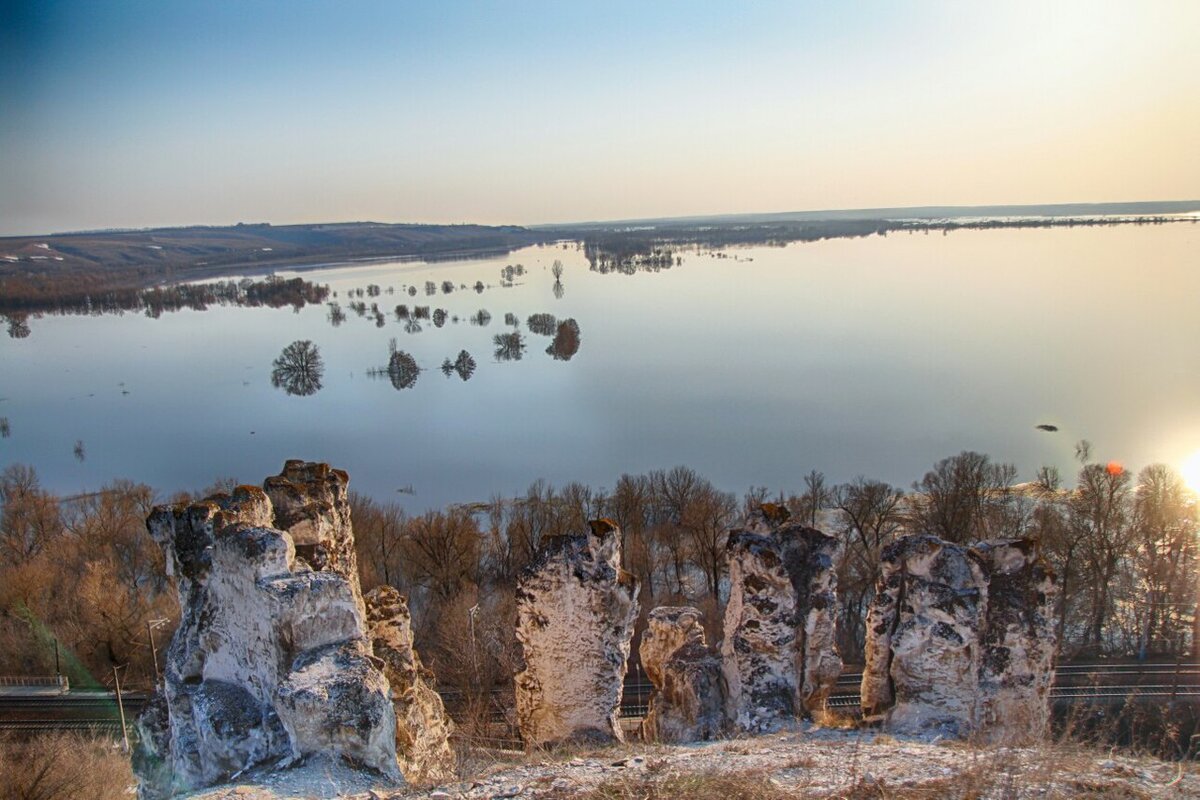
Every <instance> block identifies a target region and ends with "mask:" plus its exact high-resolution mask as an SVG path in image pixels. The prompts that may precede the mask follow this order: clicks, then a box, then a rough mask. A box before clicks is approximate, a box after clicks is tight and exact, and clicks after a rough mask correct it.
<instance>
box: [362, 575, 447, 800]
mask: <svg viewBox="0 0 1200 800" xmlns="http://www.w3.org/2000/svg"><path fill="white" fill-rule="evenodd" d="M365 600H366V605H367V624H368V626H369V628H370V634H371V644H372V650H373V652H374V653H375V656H376V658H379V659H380V660H382V661H383V665H384V666H383V674H384V675H385V676H386V677H387V679H388V683H389V684H391V687H392V703H393V705H394V707H395V709H396V752H397V755H398V756H399V758H400V767H401V769H402V770H403V771H404V775H405V777H406V778H408V779H409V780H411V781H422V782H425V781H432V782H437V781H444V780H450V779H451V778H453V777H454V766H455V758H454V751H453V750H451V749H450V742H449V736H450V731H451V729H452V728H453V723H451V721H450V719H449V718H448V717H447V716H446V709H445V707H444V706H443V705H442V698H441V696H440V695H439V694H438V693H437V692H435V691H434V690H433V688H432V687H431V686H430V682H431V680H432V678H433V676H432V674H431V673H430V672H429V671H428V670H426V669H425V667H424V666H422V664H421V659H420V657H419V656H418V655H417V652H416V651H415V650H413V635H412V618H411V616H410V615H409V613H408V604H407V603H406V602H405V600H404V597H403V596H402V595H401V594H400V592H398V591H396V590H395V589H393V588H392V587H391V586H378V587H376V588H374V589H372V590H371V591H370V592H368V593H367V595H366V597H365Z"/></svg>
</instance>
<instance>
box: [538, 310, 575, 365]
mask: <svg viewBox="0 0 1200 800" xmlns="http://www.w3.org/2000/svg"><path fill="white" fill-rule="evenodd" d="M546 352H547V353H549V354H550V355H551V356H553V358H554V360H555V361H570V360H571V357H572V356H574V355H575V354H576V353H578V352H579V323H578V322H576V321H575V320H574V319H565V320H563V321H562V322H560V323H558V329H557V330H556V331H555V333H554V341H553V342H551V343H550V346H549V347H547V348H546Z"/></svg>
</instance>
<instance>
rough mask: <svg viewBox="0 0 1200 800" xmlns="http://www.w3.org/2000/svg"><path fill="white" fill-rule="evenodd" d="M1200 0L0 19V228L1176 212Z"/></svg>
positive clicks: (1196, 95)
mask: <svg viewBox="0 0 1200 800" xmlns="http://www.w3.org/2000/svg"><path fill="white" fill-rule="evenodd" d="M1198 41H1200V2H1196V1H1195V0H1178V1H1177V2H1176V1H1171V0H1161V1H1156V0H1141V1H1140V2H1128V3H1111V2H1105V1H1104V0H1086V2H1075V0H1056V2H1054V3H1045V2H1037V3H1032V2H1031V3H1024V2H1005V3H989V4H984V3H961V2H910V3H897V2H857V3H845V4H843V3H828V2H755V3H745V2H697V1H696V0H693V2H686V3H685V2H659V3H643V2H622V1H621V0H604V2H595V3H592V2H583V1H582V0H580V1H579V2H521V1H520V0H511V1H510V2H491V3H489V2H438V3H427V4H417V3H409V2H365V1H364V2H312V1H309V0H286V1H281V2H261V1H259V0H240V1H239V2H232V0H230V1H229V2H217V1H215V0H214V2H190V3H184V2H174V1H173V0H145V1H143V0H123V1H122V2H55V1H54V0H31V1H29V2H22V0H0V234H22V233H49V232H55V231H63V230H80V229H93V228H106V227H148V226H157V225H186V224H231V223H235V222H239V221H244V222H272V223H275V224H282V223H289V222H291V223H302V222H318V221H349V220H375V221H383V222H438V223H446V222H479V223H489V224H502V223H513V224H537V223H546V222H566V221H583V220H601V219H626V218H639V217H660V216H680V215H695V214H718V213H737V212H770V211H797V210H806V209H828V208H862V207H881V206H910V205H949V204H993V203H996V204H998V203H1053V202H1103V201H1132V200H1171V199H1196V198H1198V197H1200V155H1198V147H1197V143H1200V47H1198V46H1197V45H1196V43H1197V42H1198Z"/></svg>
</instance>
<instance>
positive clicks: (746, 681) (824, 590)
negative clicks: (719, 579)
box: [721, 503, 842, 732]
mask: <svg viewBox="0 0 1200 800" xmlns="http://www.w3.org/2000/svg"><path fill="white" fill-rule="evenodd" d="M726 547H727V552H728V558H729V586H730V589H729V603H728V605H726V607H725V639H724V642H723V644H722V649H721V655H722V659H723V672H724V677H725V687H726V698H725V705H726V710H727V714H728V717H729V719H730V721H731V722H732V723H733V724H734V725H735V726H736V727H737V728H738V729H740V730H743V731H749V732H760V731H770V730H776V729H778V728H780V727H782V726H785V725H787V724H790V723H791V722H793V721H794V720H795V719H796V718H797V717H812V718H817V719H820V718H821V717H822V716H823V714H824V711H825V703H826V700H827V699H828V697H829V694H830V692H831V691H832V690H833V686H834V684H835V683H836V682H837V679H838V676H839V675H840V674H841V671H842V660H841V658H840V657H839V656H838V652H837V643H836V628H835V622H836V619H837V571H836V570H837V564H838V562H839V561H840V559H841V556H842V546H841V544H840V543H839V542H838V540H837V539H835V538H834V537H832V536H827V535H826V534H824V533H821V532H820V531H818V530H816V529H815V528H807V527H805V526H803V525H799V524H795V523H790V522H789V521H788V516H787V512H786V509H784V508H782V507H781V506H777V505H775V504H772V503H767V504H764V506H763V507H762V509H761V510H760V511H759V512H758V513H757V514H756V515H755V516H754V517H753V518H752V519H751V520H750V525H749V526H748V527H747V529H745V530H735V531H731V532H730V534H729V540H728V543H727V545H726Z"/></svg>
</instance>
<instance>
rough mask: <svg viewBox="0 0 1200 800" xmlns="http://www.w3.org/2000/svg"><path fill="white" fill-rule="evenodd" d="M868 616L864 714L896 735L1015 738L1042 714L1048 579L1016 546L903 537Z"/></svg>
mask: <svg viewBox="0 0 1200 800" xmlns="http://www.w3.org/2000/svg"><path fill="white" fill-rule="evenodd" d="M882 559H883V569H882V571H881V574H880V578H879V583H878V585H877V586H876V590H875V600H874V602H873V604H872V606H871V609H870V611H869V613H868V616H867V651H866V666H865V668H864V670H863V679H862V705H863V712H864V714H865V715H867V716H868V717H876V718H879V719H882V720H884V721H885V722H886V725H887V727H888V728H889V729H890V730H892V731H895V732H898V733H906V734H930V733H931V734H938V735H943V736H954V737H966V736H969V735H977V736H980V737H984V738H988V739H1005V740H1010V741H1011V740H1020V739H1028V738H1031V737H1037V736H1040V735H1041V734H1042V733H1043V732H1044V731H1045V725H1046V721H1047V719H1048V713H1049V706H1048V702H1049V684H1050V680H1051V678H1052V677H1053V669H1052V665H1051V661H1052V658H1053V653H1054V649H1055V644H1054V636H1055V634H1054V626H1053V624H1052V620H1053V593H1054V586H1053V584H1054V581H1053V576H1052V575H1051V574H1050V572H1049V569H1048V568H1047V567H1046V565H1045V562H1044V561H1042V559H1041V558H1040V557H1039V556H1038V554H1037V550H1036V547H1035V545H1034V544H1033V543H1032V542H1029V541H1026V540H1013V541H996V542H984V543H982V544H979V545H976V546H974V547H968V546H965V545H957V544H951V543H949V542H945V541H942V540H941V539H939V538H937V537H935V536H927V535H916V536H906V537H904V538H902V539H899V540H898V541H896V542H894V543H893V544H891V545H889V546H888V547H887V548H885V549H884V551H883V554H882Z"/></svg>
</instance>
